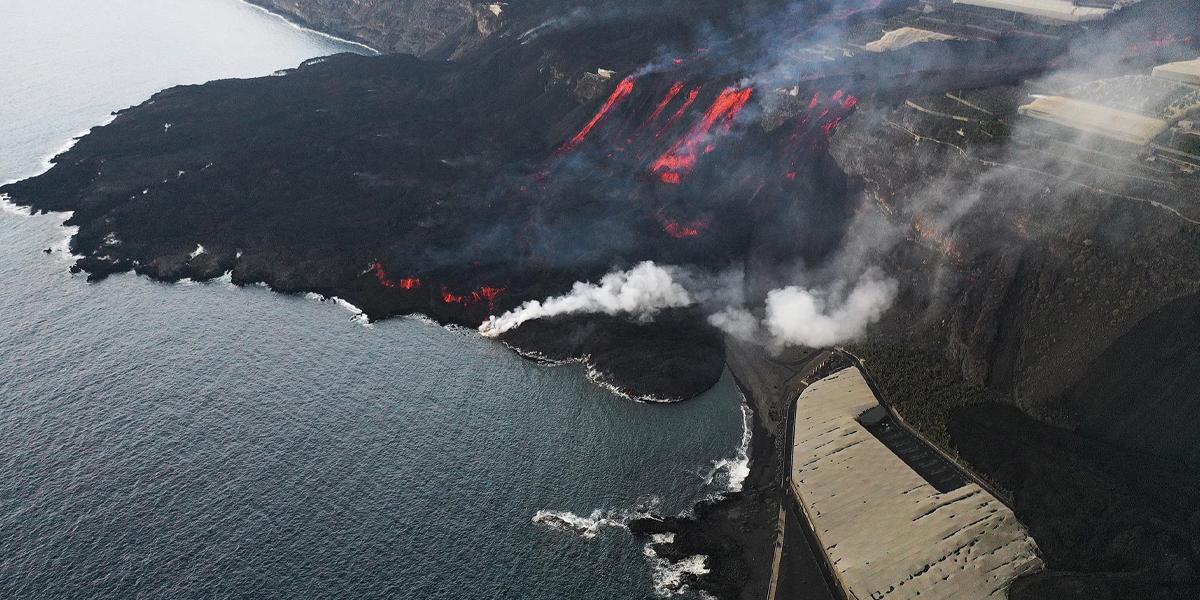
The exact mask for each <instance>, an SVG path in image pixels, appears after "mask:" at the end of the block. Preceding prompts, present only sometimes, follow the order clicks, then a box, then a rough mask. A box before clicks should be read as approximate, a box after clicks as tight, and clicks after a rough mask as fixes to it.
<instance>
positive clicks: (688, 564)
mask: <svg viewBox="0 0 1200 600" xmlns="http://www.w3.org/2000/svg"><path fill="white" fill-rule="evenodd" d="M674 542H675V534H674V533H659V534H655V535H653V536H651V537H650V541H649V542H648V543H647V544H646V545H645V546H644V547H643V548H642V554H644V555H645V556H646V559H647V560H649V561H650V568H651V569H652V571H653V572H652V575H651V577H652V579H653V581H654V595H656V596H658V597H659V598H669V597H671V596H678V595H682V594H684V593H685V592H687V591H688V587H687V585H686V584H685V583H684V578H685V577H686V576H687V575H704V574H705V573H708V557H707V556H705V555H703V554H695V555H692V556H688V557H686V558H682V559H680V560H678V561H675V562H671V561H669V560H667V559H665V558H662V557H661V556H659V555H658V553H657V552H655V551H654V545H655V544H671V543H674Z"/></svg>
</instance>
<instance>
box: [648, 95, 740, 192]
mask: <svg viewBox="0 0 1200 600" xmlns="http://www.w3.org/2000/svg"><path fill="white" fill-rule="evenodd" d="M753 94H754V89H753V88H742V89H736V88H732V87H728V88H725V89H724V90H721V94H720V95H719V96H717V99H716V100H714V101H713V103H712V105H711V106H709V107H708V110H707V111H705V113H704V117H703V118H701V119H700V122H699V123H696V124H695V125H694V126H692V128H691V129H690V130H689V131H688V132H687V134H686V135H684V136H683V137H682V138H680V139H679V140H677V141H676V142H675V143H674V144H672V145H671V148H670V149H669V150H667V151H666V152H665V153H664V154H663V155H662V156H660V157H658V160H655V161H654V163H653V164H651V165H650V172H652V173H655V174H657V175H658V178H659V180H660V181H662V182H664V183H671V184H678V183H680V182H682V181H683V176H684V175H687V174H688V173H690V172H691V171H692V169H694V168H695V167H696V160H697V158H698V157H699V155H700V154H702V153H703V154H707V153H709V152H712V151H713V150H715V149H716V146H715V144H713V143H711V142H710V141H709V135H710V134H711V133H712V129H713V127H716V126H717V124H718V123H719V124H721V125H722V127H721V132H722V133H729V130H730V129H731V128H732V127H733V121H734V119H736V118H737V115H738V113H740V112H741V111H742V109H743V108H745V107H746V103H748V102H749V101H750V97H751V96H752V95H753Z"/></svg>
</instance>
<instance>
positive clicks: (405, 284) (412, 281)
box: [373, 261, 421, 290]
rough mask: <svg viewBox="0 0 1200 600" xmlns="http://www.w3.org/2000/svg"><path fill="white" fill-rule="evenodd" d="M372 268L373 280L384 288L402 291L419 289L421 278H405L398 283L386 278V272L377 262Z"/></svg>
mask: <svg viewBox="0 0 1200 600" xmlns="http://www.w3.org/2000/svg"><path fill="white" fill-rule="evenodd" d="M373 268H374V269H375V279H378V280H379V285H382V286H383V287H385V288H400V289H402V290H415V289H417V288H419V287H421V278H420V277H405V278H404V279H401V280H400V281H394V280H392V279H391V278H389V277H388V274H387V271H384V270H383V264H381V263H380V262H379V261H375V264H374V265H373Z"/></svg>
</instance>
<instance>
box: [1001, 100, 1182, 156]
mask: <svg viewBox="0 0 1200 600" xmlns="http://www.w3.org/2000/svg"><path fill="white" fill-rule="evenodd" d="M1017 110H1018V112H1020V113H1021V114H1023V115H1025V116H1027V117H1032V118H1034V119H1038V120H1041V121H1046V122H1050V123H1054V124H1057V125H1062V126H1064V127H1069V128H1071V129H1075V130H1078V131H1083V132H1085V133H1091V134H1095V135H1099V136H1103V137H1106V138H1110V139H1115V140H1120V141H1123V142H1128V143H1131V144H1137V145H1139V146H1145V145H1147V144H1149V143H1150V142H1151V141H1153V140H1154V138H1156V137H1158V136H1159V135H1160V134H1161V133H1162V132H1164V131H1166V130H1167V127H1168V123H1167V122H1166V121H1164V120H1162V119H1155V118H1153V117H1147V116H1145V115H1139V114H1137V113H1133V112H1128V111H1124V110H1117V109H1115V108H1109V107H1107V106H1103V105H1100V104H1093V103H1091V102H1084V101H1083V100H1076V99H1074V98H1067V97H1065V96H1041V97H1038V98H1036V99H1035V100H1034V101H1033V102H1030V103H1029V104H1026V105H1025V106H1022V107H1020V108H1019V109H1017Z"/></svg>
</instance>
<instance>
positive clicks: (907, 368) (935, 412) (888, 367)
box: [847, 342, 1000, 456]
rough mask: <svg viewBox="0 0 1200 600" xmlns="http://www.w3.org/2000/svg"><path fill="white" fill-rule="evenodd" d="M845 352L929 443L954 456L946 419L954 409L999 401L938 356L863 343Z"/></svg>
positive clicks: (906, 347)
mask: <svg viewBox="0 0 1200 600" xmlns="http://www.w3.org/2000/svg"><path fill="white" fill-rule="evenodd" d="M847 350H848V351H849V352H851V353H853V354H854V355H856V356H858V357H859V358H861V359H862V360H863V363H864V366H865V367H866V369H867V371H868V372H869V373H870V375H871V377H872V378H873V379H874V380H875V382H876V383H877V384H878V385H879V387H880V388H881V390H880V391H881V392H882V393H883V394H885V395H886V398H885V401H886V402H888V403H890V404H891V405H892V406H893V407H894V408H895V409H896V411H897V412H899V413H900V415H901V416H903V417H904V419H905V420H906V421H908V423H909V424H910V425H912V427H913V428H915V429H916V430H917V431H919V432H920V433H921V435H923V436H925V437H926V438H927V439H929V441H931V442H933V443H935V444H937V445H938V446H940V447H941V448H942V449H944V450H946V451H947V452H949V453H950V454H952V455H954V456H957V455H958V449H957V448H956V447H955V445H954V441H953V440H952V439H951V438H950V433H949V429H948V426H949V423H950V416H951V414H953V412H954V411H955V410H956V409H959V408H962V407H964V406H970V405H973V404H981V403H984V402H995V401H999V400H1000V398H999V395H998V394H997V393H996V392H994V391H991V390H988V389H986V388H983V387H979V386H971V385H967V384H966V383H964V382H963V381H962V380H961V378H959V376H958V374H957V373H956V372H955V371H954V370H953V368H952V366H951V365H949V364H947V362H946V360H945V359H944V358H942V357H941V355H940V354H938V353H936V352H934V351H932V350H927V349H922V348H913V347H910V346H901V345H897V344H887V343H873V342H864V343H862V344H858V345H855V346H852V347H849V348H847Z"/></svg>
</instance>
